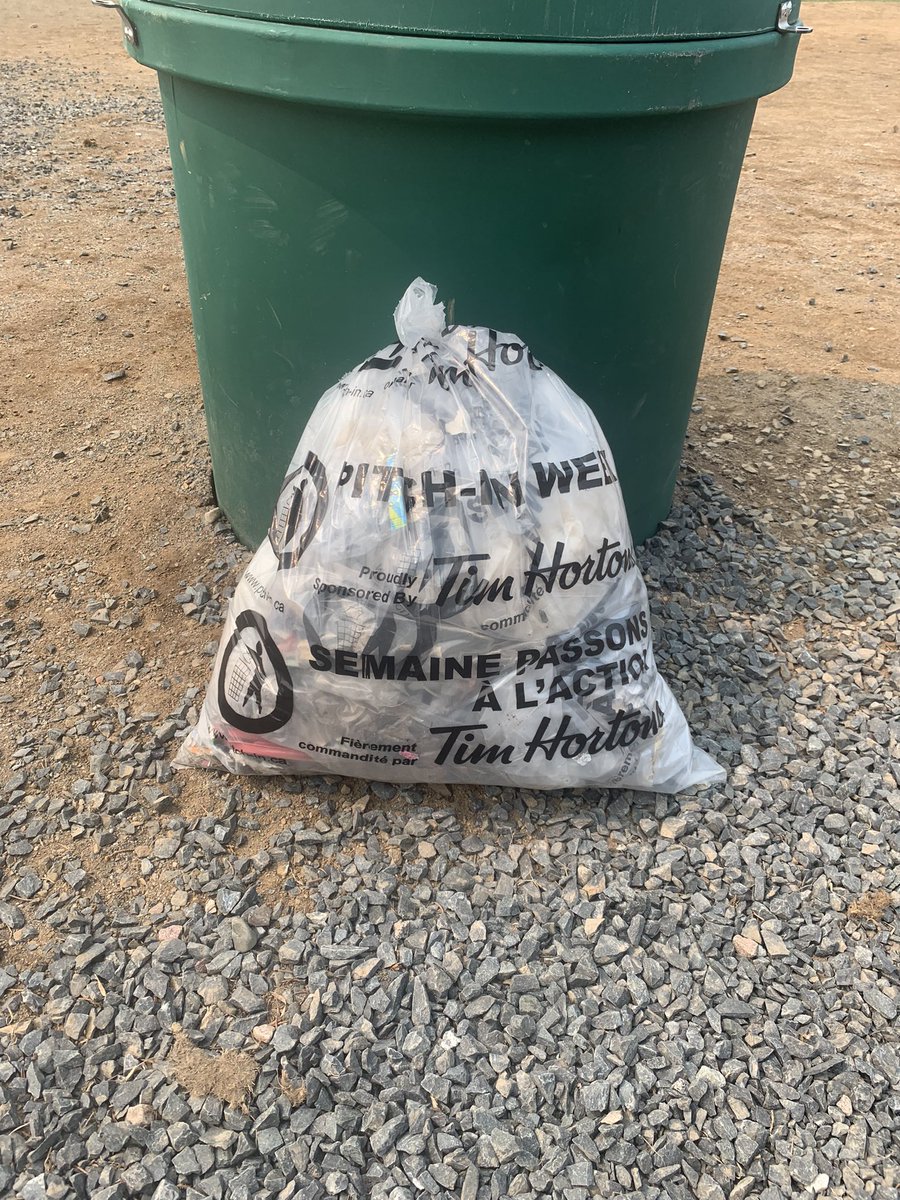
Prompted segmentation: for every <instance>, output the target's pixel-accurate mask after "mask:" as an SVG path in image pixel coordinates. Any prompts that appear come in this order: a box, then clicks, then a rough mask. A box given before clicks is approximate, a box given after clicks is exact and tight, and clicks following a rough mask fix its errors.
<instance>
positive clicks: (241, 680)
mask: <svg viewBox="0 0 900 1200" xmlns="http://www.w3.org/2000/svg"><path fill="white" fill-rule="evenodd" d="M234 624H235V629H234V633H233V634H232V635H231V637H230V638H229V640H228V645H227V646H226V647H225V653H224V654H223V655H222V665H221V667H220V668H219V680H218V688H217V699H218V702H219V711H220V712H221V714H222V716H223V717H224V718H225V720H226V721H228V723H229V724H230V725H233V726H234V727H235V729H241V730H243V732H244V733H272V732H273V731H274V730H276V729H280V728H281V727H282V725H286V724H287V723H288V721H289V720H290V719H291V716H292V714H293V712H294V690H293V687H292V686H291V676H290V672H289V671H288V669H287V666H286V664H285V661H284V659H283V658H282V656H281V651H280V650H279V649H278V647H277V646H276V645H275V643H274V642H273V640H272V636H271V634H270V633H269V628H268V626H267V625H266V622H265V620H264V619H263V618H262V617H261V616H260V615H259V613H256V612H253V611H251V610H250V609H246V610H245V611H244V612H242V613H240V614H239V615H238V617H237V619H236V620H235V623H234Z"/></svg>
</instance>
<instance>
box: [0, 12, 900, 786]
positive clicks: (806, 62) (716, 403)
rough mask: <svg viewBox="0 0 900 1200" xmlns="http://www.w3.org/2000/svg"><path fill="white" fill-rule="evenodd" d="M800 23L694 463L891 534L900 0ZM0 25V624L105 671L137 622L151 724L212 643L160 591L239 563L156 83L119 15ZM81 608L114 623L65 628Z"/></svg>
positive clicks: (701, 392) (797, 510) (698, 423)
mask: <svg viewBox="0 0 900 1200" xmlns="http://www.w3.org/2000/svg"><path fill="white" fill-rule="evenodd" d="M804 14H805V16H806V18H807V19H808V20H809V21H810V23H811V24H813V25H814V26H815V34H814V36H812V37H808V38H805V39H804V41H803V44H802V45H801V47H800V54H799V59H798V66H797V71H796V75H795V78H794V81H793V82H792V83H791V84H790V86H789V87H787V88H785V89H784V90H783V91H781V92H780V93H778V94H776V95H774V96H771V97H767V98H766V99H764V100H763V101H762V102H761V104H760V108H759V114H758V118H757V122H756V125H755V128H754V132H753V136H752V140H751V145H750V149H749V152H748V155H747V159H746V164H745V167H744V172H743V177H742V182H741V187H740V191H739V195H738V200H737V206H736V209H735V214H734V218H733V222H732V227H731V234H730V237H729V242H728V246H727V249H726V254H725V263H724V267H723V271H722V276H721V282H720V285H719V291H718V297H717V301H716V305H715V310H714V314H713V317H712V321H711V325H710V333H709V337H708V341H707V348H706V355H705V359H704V362H703V368H702V372H701V378H700V382H699V384H698V388H697V394H698V399H697V404H696V413H695V417H694V420H693V425H692V428H691V431H690V435H689V447H688V452H687V459H688V463H689V465H690V466H692V467H694V468H696V469H700V470H703V471H708V472H710V473H711V474H713V475H714V476H716V478H717V479H718V481H719V482H720V483H722V485H723V486H725V487H726V489H732V490H739V491H740V494H741V496H742V499H743V502H744V503H745V504H747V505H748V506H750V507H751V508H755V509H757V510H759V511H760V512H762V513H763V514H765V513H766V512H768V513H769V514H770V516H771V517H774V518H775V519H776V520H777V521H778V522H779V524H782V525H790V524H791V523H794V528H795V530H796V536H798V537H799V536H802V529H803V524H802V523H803V520H804V519H806V518H808V515H809V513H810V512H812V511H815V510H816V506H817V504H819V503H820V485H821V481H822V479H823V478H824V477H826V476H829V477H831V478H832V479H834V477H837V478H838V479H839V481H840V483H841V487H843V489H844V492H843V496H844V497H845V498H846V509H845V510H844V511H845V512H846V511H850V510H852V511H853V512H855V513H856V515H857V517H858V518H859V519H860V520H861V521H883V520H885V519H887V513H888V511H889V505H890V504H891V502H892V499H893V498H894V496H895V493H896V478H897V459H898V444H900V443H898V429H897V420H896V414H897V411H898V409H900V405H898V397H900V325H898V312H900V305H898V300H897V297H898V289H900V262H898V257H897V255H898V246H900V239H898V198H900V169H898V168H900V125H898V123H897V122H898V120H900V106H898V90H900V84H898V78H897V69H896V64H897V63H898V61H900V4H896V3H875V4H869V3H856V2H854V3H827V4H826V3H820V4H809V5H805V6H804ZM0 34H2V36H0V69H2V70H3V71H4V72H6V73H8V74H13V75H21V74H24V75H25V76H26V77H27V79H28V80H29V81H33V89H31V90H32V91H33V103H31V104H26V105H24V106H20V107H19V108H15V107H14V110H13V111H12V112H10V113H8V114H7V117H6V119H5V121H4V123H3V127H4V133H3V135H2V136H3V140H4V141H5V142H6V153H5V155H4V157H3V159H2V167H0V191H2V199H0V225H2V231H0V237H2V241H0V256H2V257H0V261H2V264H3V268H4V270H3V276H4V280H5V285H4V288H3V294H2V298H0V312H2V339H3V350H4V367H5V369H4V372H3V380H2V384H0V387H2V412H0V471H2V482H3V496H4V500H3V504H2V508H0V546H2V565H0V604H5V605H6V609H7V610H8V612H7V613H3V612H0V618H2V617H3V616H4V615H8V614H9V613H11V612H13V611H14V610H15V608H16V607H18V606H19V605H22V606H23V607H25V606H27V607H30V608H31V609H35V607H36V606H37V608H38V609H40V610H42V618H41V619H42V621H43V628H44V632H45V643H46V644H47V645H49V646H50V648H51V649H50V652H52V653H54V654H55V655H56V657H57V658H58V659H59V661H66V662H68V661H71V660H75V661H76V662H77V663H78V665H79V668H80V669H82V670H89V671H90V672H91V673H92V674H94V675H95V676H96V677H98V678H100V677H101V676H102V675H103V674H104V673H105V672H108V671H110V670H112V669H113V668H115V667H116V666H117V665H119V664H121V661H122V659H123V656H124V654H125V651H126V649H127V648H128V647H130V646H132V645H133V643H134V641H135V627H136V625H137V624H138V616H137V615H135V617H134V620H132V619H131V618H129V614H130V613H136V612H137V608H138V607H139V609H140V613H139V621H140V632H139V637H138V642H139V645H140V650H141V653H142V654H143V657H144V659H145V660H146V663H147V669H146V670H144V671H143V672H142V673H141V675H140V677H139V678H138V679H136V680H134V681H133V683H131V684H129V686H130V687H131V688H132V691H131V704H132V705H133V707H134V709H135V711H139V710H141V709H143V710H144V711H153V712H161V713H164V712H167V711H168V707H167V705H168V703H169V702H168V700H167V692H168V689H169V688H170V687H173V686H174V688H175V689H176V690H177V691H178V692H179V694H180V692H181V691H182V690H183V687H184V686H186V685H188V684H190V683H193V684H195V685H197V686H201V687H202V686H204V685H205V682H206V676H207V673H208V670H209V665H210V659H209V657H208V656H207V655H205V654H204V653H203V650H204V647H206V646H208V643H209V642H210V640H211V639H215V636H216V634H217V629H216V628H215V627H204V626H203V625H201V624H198V623H197V622H196V621H192V620H186V619H185V617H184V614H183V612H182V609H181V607H180V606H179V605H178V604H177V603H176V602H175V599H174V598H175V596H176V595H177V594H178V593H179V592H181V591H182V589H183V587H184V586H185V584H190V583H192V582H194V581H196V580H198V579H203V578H204V577H206V576H207V575H208V574H209V573H210V572H211V571H214V570H216V569H224V570H227V569H228V565H229V564H228V557H227V556H228V554H229V552H231V553H233V547H229V546H228V544H227V542H225V541H224V539H223V537H222V535H221V534H218V533H216V531H215V529H214V527H213V525H211V524H209V523H207V522H205V521H204V516H205V514H206V513H207V510H208V509H209V507H210V505H211V504H212V497H211V496H210V494H209V481H208V463H207V458H206V450H205V428H204V423H203V413H202V407H201V400H200V392H199V384H198V379H197V371H196V366H195V361H194V355H193V345H192V339H191V325H190V314H189V309H188V301H187V292H186V287H185V280H184V275H183V271H182V264H181V255H180V246H179V240H178V227H177V218H176V213H175V202H174V193H173V188H172V177H171V170H170V167H169V163H168V156H167V151H166V146H165V140H164V134H163V130H162V127H161V123H160V120H159V109H158V104H157V100H156V83H155V78H154V76H153V74H152V72H149V71H147V70H145V69H143V68H140V67H138V66H137V65H135V64H134V63H132V62H131V60H130V59H129V58H128V57H127V56H126V54H125V52H124V50H123V49H122V48H121V46H120V42H119V28H118V21H117V20H116V18H115V16H114V14H110V13H107V12H104V11H102V10H98V9H95V8H91V7H89V6H88V4H87V3H86V2H78V3H74V2H73V3H66V4H64V5H59V6H56V8H55V9H54V14H53V21H52V23H51V22H50V21H49V19H48V15H47V14H46V13H41V12H40V11H39V10H36V9H34V8H33V7H32V6H28V5H25V4H24V3H23V2H22V0H0ZM835 495H837V498H838V501H840V500H841V497H842V493H841V491H840V490H838V491H837V492H836V493H835V492H834V490H832V491H831V492H830V493H829V497H828V503H833V502H834V498H835ZM141 588H146V589H150V590H149V591H148V593H147V595H146V596H143V597H140V598H139V602H138V601H136V600H135V598H134V597H135V589H141ZM98 603H99V604H100V606H101V607H102V608H103V610H104V611H105V612H106V614H107V617H108V618H109V622H108V624H109V627H108V628H107V629H106V630H104V635H103V637H102V639H101V638H97V637H92V636H82V635H81V634H79V633H78V632H76V631H75V629H74V626H76V625H77V624H78V623H79V621H81V622H84V621H85V620H86V619H88V620H89V619H90V618H91V615H92V613H93V614H94V615H96V611H97V608H96V606H97V604H98ZM91 606H93V607H91ZM123 615H124V616H125V617H126V618H128V619H126V620H122V619H121V618H122V617H123ZM117 621H118V622H119V625H118V627H117V625H116V623H117ZM26 686H27V685H26V682H25V679H24V672H19V673H18V674H17V675H15V676H13V677H11V678H10V679H9V681H8V682H0V693H3V695H2V696H0V700H2V701H3V703H2V704H0V775H6V774H8V773H9V772H10V771H12V770H14V769H15V765H16V749H17V746H18V745H19V744H20V741H21V736H22V732H23V729H25V730H27V728H28V725H29V720H30V716H31V715H32V714H29V712H28V711H27V708H24V707H23V703H24V700H22V701H21V702H20V697H24V696H25V695H26V694H27V693H26V691H25V688H26ZM83 769H84V764H83V763H79V762H78V761H77V760H76V761H73V762H72V764H71V770H72V774H73V777H74V776H75V775H77V774H78V773H79V772H80V771H82V770H83ZM194 793H196V795H195V800H196V802H197V803H198V804H200V805H202V802H203V784H202V782H199V781H198V782H196V783H191V784H190V785H189V786H188V787H186V789H185V793H184V795H183V800H182V803H183V804H185V805H189V804H190V803H191V796H192V795H193V794H194Z"/></svg>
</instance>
